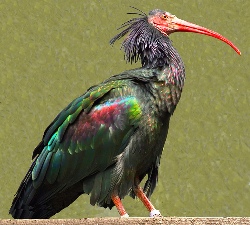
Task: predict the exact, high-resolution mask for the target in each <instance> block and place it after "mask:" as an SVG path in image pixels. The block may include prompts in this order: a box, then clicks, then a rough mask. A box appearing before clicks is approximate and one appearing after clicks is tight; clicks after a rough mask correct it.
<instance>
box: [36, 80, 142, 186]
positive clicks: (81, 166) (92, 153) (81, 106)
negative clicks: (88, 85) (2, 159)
mask: <svg viewBox="0 0 250 225" xmlns="http://www.w3.org/2000/svg"><path fill="white" fill-rule="evenodd" d="M123 85H124V83H123V81H112V82H110V83H106V84H104V85H103V86H102V87H98V86H96V87H94V88H92V89H89V91H88V92H87V93H86V94H84V95H83V96H80V97H79V98H77V99H75V100H74V101H73V102H72V103H71V104H69V106H68V107H66V109H64V110H63V111H62V112H61V113H60V114H59V115H58V116H57V117H56V119H55V120H54V121H53V123H52V124H51V125H50V126H49V127H48V128H47V130H46V131H45V134H44V137H43V142H42V144H43V148H41V150H40V152H38V150H37V149H36V150H35V151H34V156H35V155H36V154H39V156H38V157H37V159H36V165H35V167H34V169H33V171H32V179H33V184H34V186H35V187H39V186H40V185H41V183H42V182H43V181H44V180H46V181H47V182H48V183H50V184H53V183H55V182H59V183H60V184H61V185H62V186H65V187H67V186H70V185H72V184H73V183H75V182H77V181H79V180H81V179H83V178H85V177H87V176H89V175H91V174H93V173H96V172H99V171H102V170H105V169H106V168H107V167H108V166H110V165H111V164H113V163H114V162H115V161H114V160H115V158H116V156H117V155H119V154H120V153H121V152H122V151H123V149H124V148H125V145H126V143H127V142H128V140H129V138H130V136H131V135H132V133H133V132H134V130H135V129H136V128H137V126H138V122H139V120H140V118H141V115H142V111H141V108H140V105H139V102H138V101H137V99H136V98H135V97H134V96H124V97H113V98H112V97H110V99H108V100H103V101H102V97H103V96H104V95H105V96H106V95H108V94H109V92H110V91H111V90H113V89H115V88H122V86H123ZM113 91H115V90H113ZM105 99H107V98H105ZM97 100H98V103H96V102H97Z"/></svg>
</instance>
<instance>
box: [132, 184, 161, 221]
mask: <svg viewBox="0 0 250 225" xmlns="http://www.w3.org/2000/svg"><path fill="white" fill-rule="evenodd" d="M134 192H135V194H136V196H137V197H138V198H139V199H140V200H141V201H142V203H143V204H144V205H145V206H146V208H147V209H148V211H149V212H150V217H154V216H161V213H160V211H159V210H156V209H155V207H154V206H153V204H152V203H151V202H150V200H149V199H148V197H147V196H146V195H145V194H144V192H143V190H142V188H141V187H140V186H139V185H138V186H137V187H135V188H134Z"/></svg>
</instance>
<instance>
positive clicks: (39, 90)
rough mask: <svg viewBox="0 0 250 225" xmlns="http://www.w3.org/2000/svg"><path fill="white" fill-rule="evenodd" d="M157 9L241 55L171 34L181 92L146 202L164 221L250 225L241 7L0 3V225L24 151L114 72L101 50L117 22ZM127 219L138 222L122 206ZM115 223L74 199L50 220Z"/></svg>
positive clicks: (246, 45)
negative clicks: (182, 79) (234, 220)
mask: <svg viewBox="0 0 250 225" xmlns="http://www.w3.org/2000/svg"><path fill="white" fill-rule="evenodd" d="M130 5H132V6H135V7H138V8H139V9H141V10H143V11H145V12H148V11H150V10H152V9H154V8H160V9H163V10H166V11H169V12H171V13H172V14H175V15H176V16H178V17H179V18H181V19H184V20H187V21H189V22H193V23H196V24H199V25H202V26H205V27H207V28H210V29H213V30H215V31H217V32H219V33H221V34H222V35H224V36H225V37H227V38H228V39H230V40H231V41H232V42H234V43H235V44H236V45H237V47H238V48H239V49H240V50H241V51H242V56H238V55H237V54H236V53H235V52H234V51H233V50H232V49H231V48H230V47H229V46H227V45H226V44H224V43H223V42H220V41H218V40H216V39H213V38H211V37H207V36H203V35H197V34H191V33H176V34H173V35H171V39H172V40H173V44H174V46H175V47H176V48H177V50H178V51H179V53H180V55H181V56H182V59H183V61H184V62H185V66H186V75H187V79H186V84H185V87H184V91H183V95H182V98H181V101H180V102H179V105H178V107H177V110H176V111H175V113H174V116H173V117H172V120H171V123H170V130H169V135H168V139H167V141H166V144H165V149H164V152H163V156H162V160H161V167H160V174H159V183H158V186H157V188H156V190H155V192H154V194H153V196H152V201H153V203H154V204H155V206H156V207H157V208H158V209H160V210H161V212H162V214H163V215H164V216H250V137H249V127H250V121H249V115H250V112H249V109H250V107H249V105H250V104H249V103H250V100H249V95H250V91H249V84H250V76H249V53H250V35H249V30H250V29H249V22H250V17H249V15H250V13H249V10H250V1H246V0H227V1H218V0H211V1H201V0H190V1H184V0H176V1H166V0H161V1H140V3H138V2H137V1H136V2H135V1H132V0H127V1H121V0H119V1H110V0H109V1H108V0H102V1H96V0H94V1H87V0H82V1H79V0H78V1H48V0H40V1H28V0H25V1H13V0H9V1H1V2H0V50H1V53H0V76H1V79H0V125H1V129H0V142H1V152H0V218H10V216H9V215H8V210H9V207H10V205H11V202H12V199H13V196H14V194H15V192H16V190H17V188H18V186H19V184H20V182H21V180H22V179H23V177H24V175H25V174H26V172H27V170H28V168H29V165H30V163H31V155H32V151H33V149H34V148H35V147H36V145H37V144H38V143H39V142H40V140H41V138H42V135H43V132H44V130H45V128H46V127H47V126H48V125H49V124H50V122H51V121H52V120H53V119H54V117H55V116H56V115H57V114H58V113H59V112H60V111H61V110H62V109H63V108H64V107H65V106H67V105H68V103H70V102H71V101H72V100H73V99H74V98H76V97H78V96H79V95H81V94H82V93H84V92H85V90H86V89H87V88H88V87H89V86H91V85H93V84H96V83H99V82H101V81H102V80H104V79H106V78H108V77H109V76H111V75H114V74H118V73H120V72H122V71H124V70H127V69H130V68H134V67H139V66H140V64H139V63H138V64H135V65H132V66H131V65H130V64H126V63H125V62H124V60H123V52H122V51H120V50H119V48H120V46H119V44H115V45H114V47H111V46H110V45H109V40H110V39H111V38H112V37H113V36H114V35H115V34H116V33H117V31H116V28H118V27H119V26H120V25H121V24H122V23H123V22H125V21H127V20H128V19H130V18H131V15H126V12H128V11H133V10H132V9H130V8H129V6H130ZM124 205H125V208H126V209H127V212H128V213H129V214H130V216H148V212H147V211H146V209H145V208H144V207H143V206H142V204H141V203H140V202H139V201H138V200H132V199H131V198H129V197H127V198H125V200H124ZM104 216H118V213H117V212H116V209H112V210H111V211H110V210H109V209H103V208H99V207H92V206H90V204H89V197H88V196H86V195H85V196H82V197H80V198H79V199H78V200H77V201H76V202H74V203H73V204H72V205H70V206H69V207H68V208H67V209H65V210H63V211H61V212H60V213H59V214H57V215H55V216H54V217H53V218H82V217H104Z"/></svg>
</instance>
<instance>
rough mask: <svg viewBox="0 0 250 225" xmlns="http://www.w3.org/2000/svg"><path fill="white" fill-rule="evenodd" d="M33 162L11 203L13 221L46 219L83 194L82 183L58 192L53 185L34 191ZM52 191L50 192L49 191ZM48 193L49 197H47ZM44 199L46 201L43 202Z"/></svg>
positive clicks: (44, 185)
mask: <svg viewBox="0 0 250 225" xmlns="http://www.w3.org/2000/svg"><path fill="white" fill-rule="evenodd" d="M34 166H35V160H34V161H33V163H32V165H31V167H30V169H29V171H28V173H27V174H26V176H25V177H24V179H23V181H22V183H21V185H20V187H19V188H18V190H17V193H16V195H15V198H14V200H13V202H12V206H11V208H10V211H9V213H10V214H11V215H12V217H13V218H15V219H48V218H50V217H51V216H53V215H55V214H56V213H58V212H60V211H61V210H62V209H64V208H65V207H67V206H68V205H70V204H71V203H72V202H74V201H75V200H76V199H77V198H78V197H79V196H80V195H81V194H83V193H84V192H83V184H82V181H79V182H78V183H76V184H74V185H73V186H71V187H69V188H67V189H66V190H63V191H60V190H58V188H56V187H55V185H49V184H43V185H41V186H40V187H39V188H38V189H35V188H34V187H33V184H32V178H31V173H32V169H33V168H34ZM51 190H52V191H51ZM48 193H49V196H48ZM44 199H46V200H45V201H44Z"/></svg>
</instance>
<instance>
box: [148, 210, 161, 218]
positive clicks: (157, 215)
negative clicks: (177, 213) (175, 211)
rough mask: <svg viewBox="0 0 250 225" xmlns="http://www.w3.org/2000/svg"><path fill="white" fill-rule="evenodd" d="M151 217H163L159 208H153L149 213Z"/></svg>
mask: <svg viewBox="0 0 250 225" xmlns="http://www.w3.org/2000/svg"><path fill="white" fill-rule="evenodd" d="M149 216H150V217H161V213H160V211H159V210H157V209H153V210H152V211H151V212H150V214H149Z"/></svg>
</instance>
